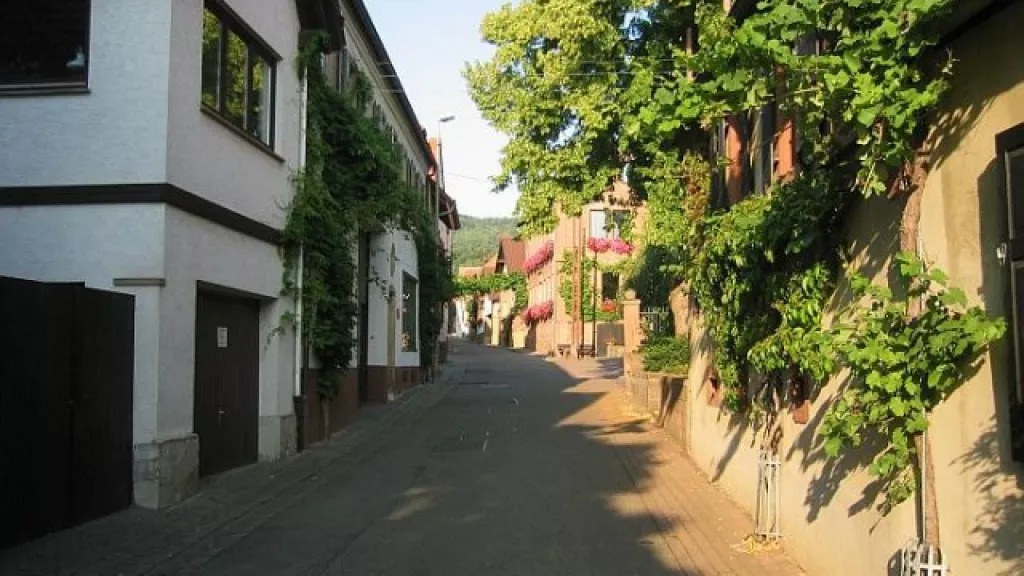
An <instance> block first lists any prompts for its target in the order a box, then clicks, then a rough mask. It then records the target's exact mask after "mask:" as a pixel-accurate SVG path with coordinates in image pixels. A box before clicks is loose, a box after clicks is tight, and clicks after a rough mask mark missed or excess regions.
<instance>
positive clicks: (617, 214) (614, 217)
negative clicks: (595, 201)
mask: <svg viewBox="0 0 1024 576" xmlns="http://www.w3.org/2000/svg"><path fill="white" fill-rule="evenodd" d="M610 212H611V223H609V222H608V212H606V211H604V210H591V211H590V237H591V238H618V237H619V233H620V231H621V230H622V228H623V226H624V225H625V223H626V219H627V218H629V213H628V211H626V210H611V211H610Z"/></svg>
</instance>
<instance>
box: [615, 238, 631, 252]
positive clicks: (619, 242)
mask: <svg viewBox="0 0 1024 576" xmlns="http://www.w3.org/2000/svg"><path fill="white" fill-rule="evenodd" d="M609 247H610V248H611V250H612V252H615V253H616V254H631V253H632V252H633V245H632V244H630V243H629V242H626V241H625V240H623V239H621V238H615V239H614V240H612V241H611V242H609Z"/></svg>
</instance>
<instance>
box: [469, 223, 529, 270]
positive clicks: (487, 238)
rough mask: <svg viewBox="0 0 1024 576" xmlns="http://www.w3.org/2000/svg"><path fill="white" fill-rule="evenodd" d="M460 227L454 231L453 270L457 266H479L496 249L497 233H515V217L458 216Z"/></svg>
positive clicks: (509, 234)
mask: <svg viewBox="0 0 1024 576" xmlns="http://www.w3.org/2000/svg"><path fill="white" fill-rule="evenodd" d="M459 220H460V221H461V222H462V228H460V229H459V230H456V231H455V239H454V243H455V270H456V271H458V269H459V266H479V265H480V264H483V263H484V261H485V260H487V259H488V258H490V257H491V256H492V255H493V254H494V253H496V252H497V251H498V236H499V235H502V234H504V235H508V236H511V235H514V234H515V233H516V220H515V218H477V217H476V216H462V215H460V216H459Z"/></svg>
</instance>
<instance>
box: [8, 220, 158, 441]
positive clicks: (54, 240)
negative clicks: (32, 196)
mask: <svg viewBox="0 0 1024 576" xmlns="http://www.w3.org/2000/svg"><path fill="white" fill-rule="evenodd" d="M164 210H165V208H164V207H163V206H162V205H156V204H153V205H147V204H136V205H125V206H29V207H23V208H0V275H4V276H14V277H18V278H26V279H29V280H38V281H43V282H83V281H84V282H85V283H86V285H87V286H89V287H90V288H98V289H103V290H115V291H119V292H126V293H130V294H134V295H135V370H134V380H135V384H134V387H135V394H134V396H135V398H134V438H135V442H136V443H141V442H152V441H153V440H154V439H155V438H156V436H157V429H156V427H157V409H156V405H157V381H158V378H159V372H158V363H159V361H160V350H159V342H160V338H159V330H158V322H159V309H160V295H161V289H160V288H156V287H142V288H133V289H121V288H113V280H114V278H161V277H163V275H164V252H163V238H164Z"/></svg>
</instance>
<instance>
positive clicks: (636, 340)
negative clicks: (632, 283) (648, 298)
mask: <svg viewBox="0 0 1024 576" xmlns="http://www.w3.org/2000/svg"><path fill="white" fill-rule="evenodd" d="M622 328H623V342H622V343H623V368H624V369H625V372H626V375H627V376H628V375H630V374H633V373H635V372H637V371H638V370H639V367H637V366H636V365H635V363H636V360H637V350H639V349H640V343H641V340H642V339H643V335H644V333H643V327H642V326H641V325H640V301H639V300H637V298H636V290H632V289H630V290H626V299H625V300H623V301H622Z"/></svg>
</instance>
